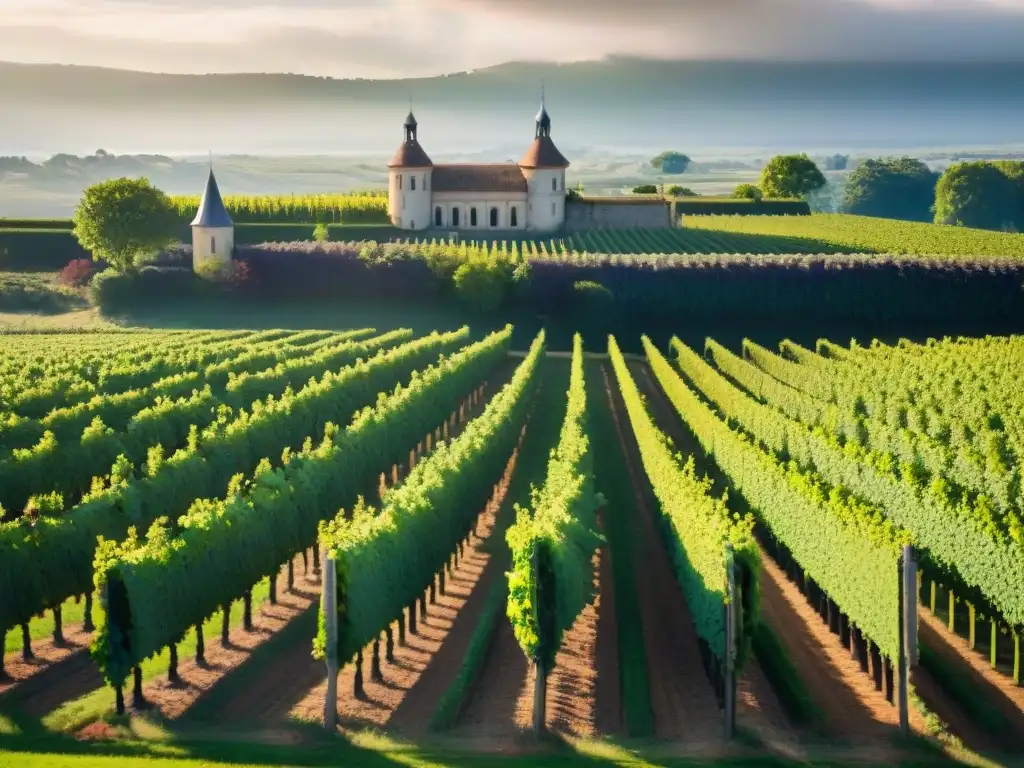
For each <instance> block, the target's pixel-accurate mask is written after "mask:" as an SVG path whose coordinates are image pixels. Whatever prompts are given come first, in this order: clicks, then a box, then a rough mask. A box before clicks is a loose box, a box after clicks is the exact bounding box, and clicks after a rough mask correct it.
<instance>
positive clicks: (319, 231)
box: [313, 223, 331, 243]
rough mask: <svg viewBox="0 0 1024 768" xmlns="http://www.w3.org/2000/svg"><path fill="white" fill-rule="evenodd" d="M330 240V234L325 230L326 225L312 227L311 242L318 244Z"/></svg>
mask: <svg viewBox="0 0 1024 768" xmlns="http://www.w3.org/2000/svg"><path fill="white" fill-rule="evenodd" d="M330 239H331V233H330V231H329V230H328V229H327V225H326V224H323V223H321V224H317V225H316V226H315V227H313V240H315V241H316V242H318V243H326V242H327V241H328V240H330Z"/></svg>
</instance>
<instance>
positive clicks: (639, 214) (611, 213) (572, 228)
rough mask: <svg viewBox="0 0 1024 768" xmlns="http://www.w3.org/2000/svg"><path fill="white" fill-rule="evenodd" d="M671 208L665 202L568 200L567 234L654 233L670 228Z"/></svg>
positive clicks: (632, 199) (566, 211)
mask: <svg viewBox="0 0 1024 768" xmlns="http://www.w3.org/2000/svg"><path fill="white" fill-rule="evenodd" d="M671 226H672V215H671V208H670V204H669V202H668V201H666V200H662V199H654V200H637V199H635V198H606V199H601V198H591V199H587V198H583V199H582V200H567V201H566V205H565V231H566V232H579V231H580V230H586V229H630V228H637V229H655V228H660V227H671Z"/></svg>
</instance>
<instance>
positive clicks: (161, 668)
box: [42, 579, 270, 731]
mask: <svg viewBox="0 0 1024 768" xmlns="http://www.w3.org/2000/svg"><path fill="white" fill-rule="evenodd" d="M269 594H270V582H269V580H267V579H263V580H261V581H260V583H259V584H257V585H256V586H255V587H253V590H252V603H253V616H254V617H255V616H256V613H257V611H258V610H259V606H261V605H262V604H263V602H264V601H265V600H266V599H267V597H268V596H269ZM243 610H244V609H243V606H242V602H241V601H240V600H236V601H234V602H233V603H232V604H231V616H230V624H231V628H232V629H234V628H236V627H239V626H241V625H242V612H243ZM98 618H99V617H98V616H97V619H98ZM222 618H223V612H221V611H218V612H217V613H215V614H213V615H212V616H211V617H210V618H208V619H207V620H206V621H205V622H204V623H203V636H204V638H205V640H206V644H207V646H210V645H212V644H214V643H219V642H220V629H221V621H222ZM195 652H196V633H195V632H189V633H188V634H187V635H186V636H185V639H184V640H182V641H181V642H180V643H178V659H179V661H184V660H185V659H187V658H189V657H194V656H195ZM169 664H170V652H169V651H168V649H166V648H165V649H164V650H163V651H161V652H160V653H159V654H157V655H156V656H154V657H152V658H150V659H147V660H146V661H144V662H143V663H142V679H143V682H149V681H150V680H153V679H154V678H157V677H159V676H160V675H164V674H167V669H168V667H169ZM130 687H131V686H130V681H129V683H128V689H126V692H125V696H126V698H127V697H129V694H130ZM113 709H114V689H113V688H110V687H109V686H106V685H105V686H103V687H102V688H97V689H95V690H93V691H90V692H89V693H87V694H85V695H84V696H80V697H79V698H77V699H72V700H70V701H66V702H64V703H63V704H61V706H59V707H58V708H57V709H55V710H53V711H52V712H50V713H49V714H47V715H46V716H45V717H44V718H43V719H42V725H43V726H44V727H45V728H47V729H48V730H51V731H76V730H78V729H80V728H82V727H84V726H85V725H88V724H89V723H91V722H95V721H96V720H99V719H100V718H102V717H104V716H105V715H107V714H109V713H110V712H111V711H113Z"/></svg>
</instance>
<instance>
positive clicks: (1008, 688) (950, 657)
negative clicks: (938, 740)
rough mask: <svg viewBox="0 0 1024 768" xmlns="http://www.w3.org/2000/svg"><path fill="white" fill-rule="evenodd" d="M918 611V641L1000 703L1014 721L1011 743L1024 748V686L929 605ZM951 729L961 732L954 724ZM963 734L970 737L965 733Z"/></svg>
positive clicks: (1009, 742)
mask: <svg viewBox="0 0 1024 768" xmlns="http://www.w3.org/2000/svg"><path fill="white" fill-rule="evenodd" d="M917 614H918V641H919V642H920V643H921V644H922V645H927V646H928V648H929V649H930V650H931V651H932V652H933V653H935V655H936V656H938V657H939V659H940V660H941V663H942V664H943V665H944V666H948V667H950V668H953V669H957V670H959V671H960V673H961V674H964V675H966V676H967V677H968V678H969V679H970V681H971V682H972V683H973V684H974V685H975V686H976V687H977V688H978V689H979V690H982V691H985V692H986V693H987V701H988V703H990V704H991V705H992V706H994V707H997V708H998V709H999V711H1000V712H1001V713H1002V714H1003V716H1004V717H1006V718H1007V720H1009V721H1010V723H1011V724H1012V725H1013V730H1012V733H1007V734H1006V737H1007V741H1008V745H1010V746H1012V747H1013V748H1014V749H1015V750H1018V751H1024V687H1020V686H1016V685H1014V684H1013V680H1011V679H1010V678H1008V677H1007V676H1006V675H1003V674H1001V673H1000V672H998V671H997V670H994V669H992V667H991V666H989V665H988V664H987V663H985V660H984V659H983V658H982V657H981V655H980V654H978V652H977V651H972V650H971V648H970V645H968V643H967V641H965V640H964V639H963V638H962V637H960V636H959V635H956V634H954V633H952V632H950V631H949V628H948V627H947V626H946V625H945V624H944V623H943V622H941V621H939V619H937V618H936V617H935V616H934V615H933V614H932V613H931V611H929V610H928V609H927V608H925V607H924V606H921V605H918V610H917ZM923 672H924V670H922V669H918V670H915V682H916V675H918V674H920V673H923ZM950 730H952V731H953V733H956V735H958V736H960V734H959V733H957V732H956V730H954V729H953V727H952V724H951V726H950ZM961 738H962V739H964V740H965V741H967V737H966V736H961Z"/></svg>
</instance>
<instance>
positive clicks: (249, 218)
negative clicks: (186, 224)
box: [171, 191, 391, 224]
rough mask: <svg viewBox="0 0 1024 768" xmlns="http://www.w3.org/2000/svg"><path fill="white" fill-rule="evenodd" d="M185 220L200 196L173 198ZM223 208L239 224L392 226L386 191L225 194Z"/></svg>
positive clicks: (192, 212)
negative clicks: (318, 193) (315, 193)
mask: <svg viewBox="0 0 1024 768" xmlns="http://www.w3.org/2000/svg"><path fill="white" fill-rule="evenodd" d="M171 202H172V203H173V204H174V207H175V208H176V209H177V211H178V213H179V215H180V216H181V218H182V219H184V220H188V221H191V220H192V218H193V217H195V215H196V211H197V210H198V209H199V195H172V196H171ZM224 206H225V207H226V208H227V209H228V213H229V214H231V218H232V220H233V221H234V222H235V223H236V224H257V223H273V224H306V223H309V222H322V223H325V224H331V223H333V224H341V223H345V224H390V223H391V220H390V219H389V218H388V195H387V192H386V191H372V192H350V193H347V194H323V195H226V196H225V197H224Z"/></svg>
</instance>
